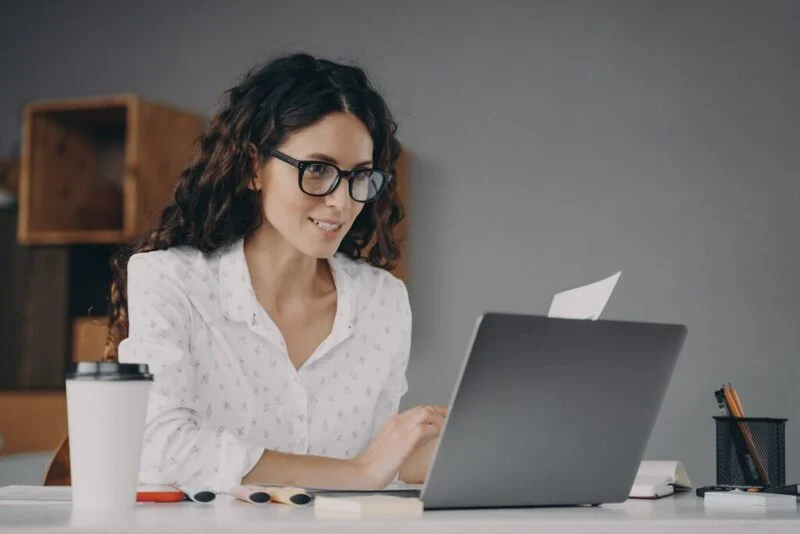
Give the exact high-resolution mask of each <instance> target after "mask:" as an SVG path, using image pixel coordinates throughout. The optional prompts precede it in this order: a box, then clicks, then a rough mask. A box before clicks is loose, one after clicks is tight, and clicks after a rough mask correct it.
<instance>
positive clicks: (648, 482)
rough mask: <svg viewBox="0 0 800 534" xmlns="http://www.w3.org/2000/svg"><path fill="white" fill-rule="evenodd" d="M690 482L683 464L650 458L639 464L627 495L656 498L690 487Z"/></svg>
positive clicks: (634, 497) (639, 497)
mask: <svg viewBox="0 0 800 534" xmlns="http://www.w3.org/2000/svg"><path fill="white" fill-rule="evenodd" d="M691 487H692V482H691V481H690V480H689V475H688V474H687V473H686V469H685V468H684V467H683V464H681V463H680V462H675V461H666V460H650V461H643V462H641V463H640V464H639V469H638V471H637V472H636V478H635V479H634V481H633V486H632V487H631V491H630V494H629V497H630V498H632V499H658V498H661V497H666V496H667V495H672V494H673V493H675V492H676V491H686V490H689V489H691Z"/></svg>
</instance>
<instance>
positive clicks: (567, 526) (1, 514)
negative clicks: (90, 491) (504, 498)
mask: <svg viewBox="0 0 800 534" xmlns="http://www.w3.org/2000/svg"><path fill="white" fill-rule="evenodd" d="M548 527H549V528H548ZM90 529H91V530H97V531H106V532H112V531H113V532H125V533H148V534H149V533H151V532H152V533H156V532H158V533H160V532H190V533H192V534H198V533H199V532H224V533H226V534H229V533H231V532H236V533H237V534H239V533H246V532H258V533H259V534H263V533H264V532H267V531H268V532H312V531H313V532H325V533H340V532H341V533H344V532H348V533H349V532H378V531H380V530H386V529H389V531H391V532H392V533H402V532H413V533H415V534H419V533H427V532H436V533H450V532H453V533H456V532H457V533H459V534H461V533H481V534H484V533H486V532H490V533H491V534H502V533H505V532H527V531H533V530H536V531H541V532H551V531H552V532H559V533H571V532H581V533H592V532H602V533H611V532H614V533H621V532H623V533H624V532H637V533H640V532H658V533H665V532H726V533H731V532H751V531H753V530H755V531H758V532H793V533H795V534H796V533H797V532H800V511H798V509H797V507H795V508H794V509H788V510H787V509H782V510H781V509H769V510H767V509H765V508H759V507H752V509H746V508H744V507H739V508H733V509H731V508H725V509H722V508H718V507H717V508H712V507H706V506H704V505H703V500H702V499H700V498H698V497H696V496H694V494H693V493H692V494H683V495H679V496H672V497H666V498H663V499H660V500H657V501H642V500H629V501H627V502H625V503H622V504H610V505H604V506H601V507H598V508H590V507H580V508H526V509H511V510H464V511H428V512H425V514H424V516H423V517H422V518H414V519H394V520H389V519H362V520H356V519H335V520H331V519H326V520H318V519H315V518H314V510H313V508H312V507H306V508H294V507H290V506H287V505H280V504H274V503H273V504H268V505H254V504H249V503H245V502H241V501H236V500H231V499H230V498H228V497H226V496H222V497H220V498H218V499H217V500H216V501H215V502H213V503H210V504H197V503H189V502H186V503H180V504H139V505H137V506H136V508H135V510H133V511H132V512H131V514H130V515H129V516H128V517H117V518H113V519H103V518H97V517H96V516H88V517H82V516H80V515H78V514H75V513H74V512H73V511H72V508H71V506H70V505H69V504H37V505H30V504H28V505H12V504H2V505H0V530H5V531H14V532H20V531H23V532H36V531H42V532H80V531H83V530H90Z"/></svg>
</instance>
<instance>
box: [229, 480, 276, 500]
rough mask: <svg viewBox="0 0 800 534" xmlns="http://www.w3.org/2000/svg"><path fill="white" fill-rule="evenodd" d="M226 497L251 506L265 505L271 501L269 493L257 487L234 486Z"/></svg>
mask: <svg viewBox="0 0 800 534" xmlns="http://www.w3.org/2000/svg"><path fill="white" fill-rule="evenodd" d="M228 495H231V496H233V497H236V498H237V499H239V500H240V501H245V502H250V503H253V504H266V503H268V502H270V501H271V500H272V498H271V497H270V495H269V493H267V492H266V491H264V488H260V487H258V486H249V485H245V486H234V487H233V488H231V489H230V490H229V491H228Z"/></svg>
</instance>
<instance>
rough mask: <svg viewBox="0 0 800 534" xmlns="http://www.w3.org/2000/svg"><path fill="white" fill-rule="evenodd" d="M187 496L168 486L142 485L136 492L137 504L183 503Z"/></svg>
mask: <svg viewBox="0 0 800 534" xmlns="http://www.w3.org/2000/svg"><path fill="white" fill-rule="evenodd" d="M184 500H186V495H185V494H184V493H183V492H182V491H181V490H178V489H175V488H173V487H172V486H168V485H161V484H159V485H150V484H148V485H141V486H139V488H138V489H137V490H136V502H181V501H184Z"/></svg>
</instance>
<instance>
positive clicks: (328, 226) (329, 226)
mask: <svg viewBox="0 0 800 534" xmlns="http://www.w3.org/2000/svg"><path fill="white" fill-rule="evenodd" d="M308 220H309V221H311V222H313V223H314V224H316V225H317V226H318V227H319V228H320V229H322V230H325V231H326V232H338V231H339V230H341V228H342V226H344V225H343V224H342V223H331V222H326V221H318V220H317V219H312V218H311V217H309V218H308Z"/></svg>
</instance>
